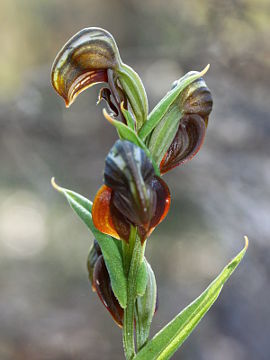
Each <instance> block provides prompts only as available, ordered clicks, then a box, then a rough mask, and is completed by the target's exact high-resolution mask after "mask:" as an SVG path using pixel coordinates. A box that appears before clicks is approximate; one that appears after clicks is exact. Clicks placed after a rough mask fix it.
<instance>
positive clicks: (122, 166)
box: [92, 140, 170, 241]
mask: <svg viewBox="0 0 270 360" xmlns="http://www.w3.org/2000/svg"><path fill="white" fill-rule="evenodd" d="M104 182H105V185H103V186H102V187H101V188H100V190H99V191H98V193H97V195H96V197H95V200H94V203H93V209H92V214H93V221H94V224H95V226H96V227H97V228H98V229H99V230H100V231H101V232H104V233H106V234H109V235H111V236H113V237H116V238H119V239H120V238H121V239H124V240H126V241H128V238H129V232H130V225H131V224H132V225H134V226H137V227H138V231H139V234H140V236H141V239H142V241H144V240H145V238H146V237H147V236H148V235H149V234H150V233H151V231H152V230H153V228H154V227H155V226H156V225H157V224H158V223H159V222H161V221H162V220H163V218H164V217H165V216H166V214H167V212H168V210H169V206H170V192H169V189H168V187H167V185H166V183H165V182H164V181H163V180H162V179H161V178H160V177H158V176H156V175H155V172H154V168H153V165H152V163H151V161H150V159H149V158H148V157H147V156H146V154H145V152H144V151H143V150H142V149H141V148H140V147H139V146H136V145H135V144H133V143H131V142H129V141H122V140H118V141H117V142H116V143H115V145H114V146H113V148H112V149H111V150H110V152H109V154H108V156H107V158H106V163H105V172H104Z"/></svg>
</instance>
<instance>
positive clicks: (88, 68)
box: [51, 27, 121, 107]
mask: <svg viewBox="0 0 270 360" xmlns="http://www.w3.org/2000/svg"><path fill="white" fill-rule="evenodd" d="M120 62H121V60H120V55H119V51H118V48H117V45H116V43H115V40H114V38H113V37H112V35H111V34H110V33H109V32H107V31H106V30H103V29H100V28H95V27H92V28H86V29H83V30H81V31H79V32H78V33H77V34H75V35H74V36H73V37H72V38H71V39H70V40H69V41H68V42H67V43H66V44H65V45H64V47H63V48H62V50H61V51H60V52H59V53H58V55H57V57H56V59H55V61H54V64H53V67H52V75H51V76H52V85H53V87H54V88H55V90H56V91H57V92H58V94H59V95H60V96H62V97H63V98H64V100H65V103H66V106H67V107H69V106H70V105H71V104H72V103H73V102H74V100H75V98H76V97H77V96H78V95H79V94H80V93H81V92H82V91H84V90H86V89H87V88H89V87H90V86H92V85H94V84H96V83H100V82H108V70H109V69H116V68H118V67H119V64H120Z"/></svg>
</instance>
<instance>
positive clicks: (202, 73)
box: [200, 64, 210, 76]
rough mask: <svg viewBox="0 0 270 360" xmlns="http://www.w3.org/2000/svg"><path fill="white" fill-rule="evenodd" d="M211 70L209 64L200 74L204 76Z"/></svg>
mask: <svg viewBox="0 0 270 360" xmlns="http://www.w3.org/2000/svg"><path fill="white" fill-rule="evenodd" d="M209 68H210V64H207V65H206V67H205V68H204V69H203V70H202V71H201V72H200V76H204V75H205V74H206V73H207V71H208V70H209Z"/></svg>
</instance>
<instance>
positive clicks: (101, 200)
mask: <svg viewBox="0 0 270 360" xmlns="http://www.w3.org/2000/svg"><path fill="white" fill-rule="evenodd" d="M111 196H112V189H110V188H109V187H108V186H106V185H103V186H101V188H100V189H99V190H98V192H97V194H96V197H95V199H94V202H93V207H92V217H93V223H94V225H95V227H96V228H97V229H98V230H99V231H101V232H102V233H104V234H107V235H110V236H113V237H114V238H116V239H120V237H119V235H118V233H117V232H116V230H115V227H114V224H113V220H112V217H111V211H110V201H111Z"/></svg>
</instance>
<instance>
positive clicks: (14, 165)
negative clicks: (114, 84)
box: [0, 0, 270, 360]
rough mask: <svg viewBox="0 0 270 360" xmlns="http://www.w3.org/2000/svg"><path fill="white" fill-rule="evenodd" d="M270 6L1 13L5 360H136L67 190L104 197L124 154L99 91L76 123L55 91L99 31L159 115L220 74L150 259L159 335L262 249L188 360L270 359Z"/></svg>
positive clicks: (8, 9)
mask: <svg viewBox="0 0 270 360" xmlns="http://www.w3.org/2000/svg"><path fill="white" fill-rule="evenodd" d="M269 24H270V3H269V1H268V0H256V1H255V0H227V1H221V0H220V1H219V0H216V1H214V0H212V1H210V0H209V1H201V0H190V1H179V0H170V1H167V2H166V1H163V0H143V1H139V0H129V1H128V0H108V1H105V0H104V1H99V0H88V1H86V0H76V1H69V0H65V1H64V0H58V1H56V0H55V1H53V0H39V1H36V0H1V2H0V44H1V56H0V81H1V86H0V164H1V168H0V199H1V201H0V359H1V360H45V359H46V360H73V359H74V360H88V359H94V360H95V359H104V360H106V359H122V358H123V353H122V342H121V331H120V330H119V329H118V328H117V327H116V326H114V324H113V322H112V320H111V318H110V317H109V315H108V314H107V312H106V310H105V308H103V306H102V305H101V303H100V302H99V300H98V298H97V296H96V295H95V294H93V293H92V292H91V290H90V286H89V283H88V279H87V271H86V257H87V254H88V250H89V247H90V244H91V241H92V235H91V234H89V232H88V231H87V229H86V228H85V227H84V225H83V224H82V223H81V222H80V221H79V220H78V219H77V218H76V217H75V216H74V214H73V213H72V211H71V210H70V208H69V207H68V205H67V204H66V202H65V200H64V198H62V197H61V196H60V195H59V194H58V193H56V192H55V191H54V190H53V189H52V188H51V185H50V179H51V177H52V176H55V177H56V180H57V182H58V183H59V184H61V185H64V186H65V187H68V188H70V189H73V190H75V191H78V192H80V193H82V194H83V195H85V196H88V197H89V198H91V199H93V198H94V195H95V193H96V191H97V189H98V188H99V186H100V184H101V182H102V174H103V168H104V158H105V156H106V154H107V152H108V151H109V149H110V147H111V146H112V144H113V142H114V141H115V140H116V133H115V131H114V129H113V128H112V127H111V126H110V125H109V124H108V123H107V122H106V121H105V120H104V119H103V117H102V113H101V110H102V106H99V107H96V105H95V102H96V98H97V93H98V87H95V88H92V89H91V90H89V91H87V92H85V93H83V94H82V95H81V96H80V97H79V98H78V99H77V100H76V102H75V103H74V104H73V105H72V107H71V108H70V109H68V110H67V109H65V107H64V102H63V101H62V99H60V97H58V96H57V95H56V93H55V92H54V91H53V89H52V87H51V85H50V67H51V64H52V62H53V60H54V57H55V55H56V53H57V52H58V50H59V49H60V48H61V47H62V46H63V44H64V43H65V42H66V41H67V40H68V38H69V37H71V36H72V35H73V34H74V33H75V32H77V31H78V30H80V29H81V28H83V27H87V26H100V27H104V28H106V29H107V30H109V31H110V32H111V33H112V34H113V35H114V36H115V38H116V40H117V42H118V45H119V47H120V50H121V54H122V58H123V60H124V61H125V62H126V63H128V64H130V65H131V66H133V67H134V68H135V69H136V70H137V72H138V73H139V74H140V75H141V77H142V79H143V82H144V84H145V87H146V90H147V92H148V96H149V102H150V107H151V108H153V106H154V105H155V104H156V103H157V101H159V99H161V98H162V97H163V96H164V94H165V93H166V92H167V91H168V89H169V88H170V86H171V83H172V82H173V81H174V80H175V79H178V78H179V77H181V76H182V75H183V74H184V73H185V72H187V71H190V70H200V69H202V68H203V67H204V66H205V65H206V64H208V63H211V68H210V71H209V72H208V74H207V75H206V77H205V78H206V81H207V84H208V86H209V87H210V89H211V91H212V93H213V98H214V110H213V113H212V115H211V117H210V122H209V127H208V132H207V137H206V141H205V144H204V146H203V148H202V150H201V151H200V153H199V154H198V155H197V156H196V157H195V159H193V160H192V161H191V162H190V163H188V164H186V165H184V166H182V167H180V168H177V169H175V170H173V171H171V172H170V173H169V174H168V175H166V181H167V182H168V184H169V186H170V189H171V193H172V206H171V210H170V213H169V215H168V217H167V218H166V221H164V222H163V223H162V224H161V225H160V226H159V227H158V230H157V231H155V232H154V234H153V235H152V236H151V238H150V240H149V243H148V247H147V252H146V256H147V258H148V259H149V261H150V262H151V264H152V267H153V269H154V270H155V272H156V277H157V282H158V288H159V303H160V306H159V311H158V313H157V315H156V317H155V319H154V321H153V326H152V334H154V333H155V332H156V331H158V330H159V329H160V328H161V327H162V326H163V325H164V324H165V323H167V322H168V321H169V320H170V319H171V318H172V317H173V316H174V315H175V314H176V313H177V312H179V310H180V309H182V308H183V307H184V306H186V305H187V304H188V303H189V302H191V301H192V300H193V299H194V298H195V297H196V296H198V295H199V294H200V292H201V291H202V290H203V289H204V288H205V287H206V286H207V285H208V284H209V283H210V282H211V280H212V279H213V278H214V277H215V276H216V275H217V274H218V272H219V271H220V270H221V269H222V267H223V266H224V265H225V264H226V263H227V262H228V261H229V259H230V258H231V257H232V256H233V255H235V254H236V253H237V252H238V251H239V250H240V249H241V248H242V247H243V244H244V241H243V236H244V235H248V236H249V238H250V247H249V251H248V254H247V256H246V258H245V259H244V261H243V263H242V264H241V266H240V267H239V269H237V271H236V273H235V274H234V275H233V277H232V278H231V279H230V281H229V283H228V284H227V285H226V287H225V288H224V290H223V293H222V296H221V297H220V298H219V300H218V301H217V303H216V304H215V305H214V307H213V308H212V309H211V311H210V312H209V313H208V314H207V316H206V317H205V318H204V319H203V321H202V322H201V324H200V325H199V327H198V328H197V329H196V330H195V331H194V333H193V334H192V336H191V337H190V338H189V339H188V340H187V341H186V342H185V344H184V345H183V346H182V348H181V350H180V351H178V352H177V353H176V354H175V355H174V357H173V359H182V360H191V359H192V360H195V359H196V360H228V359H229V360H236V359H237V360H254V359H256V360H268V359H269V358H270V342H269V335H270V311H269V301H270V286H269V281H270V262H269V258H270V242H269V236H270V217H269V214H270V201H269V196H270V157H269V141H270V121H269V113H270V101H269V82H270V81H269V80H270V78H269V73H270V43H269V35H270V25H269Z"/></svg>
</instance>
